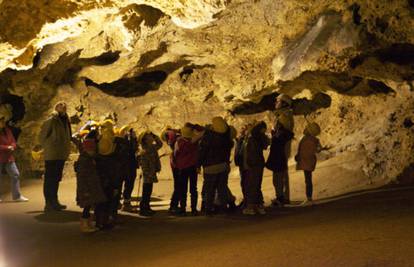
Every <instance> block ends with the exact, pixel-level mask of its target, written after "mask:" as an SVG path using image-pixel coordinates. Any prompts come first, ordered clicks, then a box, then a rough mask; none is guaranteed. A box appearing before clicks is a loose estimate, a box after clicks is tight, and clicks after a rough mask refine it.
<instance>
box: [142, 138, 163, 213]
mask: <svg viewBox="0 0 414 267" xmlns="http://www.w3.org/2000/svg"><path fill="white" fill-rule="evenodd" d="M138 142H139V144H141V147H142V150H141V152H140V153H139V156H138V161H139V165H140V166H141V170H142V175H143V178H144V183H143V186H142V199H141V202H140V203H139V204H140V205H139V214H140V215H142V216H151V215H153V214H154V213H155V212H154V211H153V210H152V209H151V207H150V201H151V194H152V188H153V183H157V182H158V179H157V173H158V172H160V171H161V162H160V157H159V155H158V150H159V149H160V148H161V147H162V141H161V139H160V138H159V137H158V136H156V135H155V134H153V133H152V132H150V131H146V132H143V133H142V134H141V135H140V136H139V138H138Z"/></svg>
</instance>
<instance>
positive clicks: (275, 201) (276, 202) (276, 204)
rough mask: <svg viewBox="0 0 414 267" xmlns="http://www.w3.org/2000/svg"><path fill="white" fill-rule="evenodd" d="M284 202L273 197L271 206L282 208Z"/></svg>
mask: <svg viewBox="0 0 414 267" xmlns="http://www.w3.org/2000/svg"><path fill="white" fill-rule="evenodd" d="M284 205H285V204H284V203H283V201H280V200H279V199H276V198H275V199H273V200H272V206H273V207H276V208H283V206H284Z"/></svg>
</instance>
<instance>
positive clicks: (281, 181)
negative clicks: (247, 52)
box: [75, 95, 320, 232]
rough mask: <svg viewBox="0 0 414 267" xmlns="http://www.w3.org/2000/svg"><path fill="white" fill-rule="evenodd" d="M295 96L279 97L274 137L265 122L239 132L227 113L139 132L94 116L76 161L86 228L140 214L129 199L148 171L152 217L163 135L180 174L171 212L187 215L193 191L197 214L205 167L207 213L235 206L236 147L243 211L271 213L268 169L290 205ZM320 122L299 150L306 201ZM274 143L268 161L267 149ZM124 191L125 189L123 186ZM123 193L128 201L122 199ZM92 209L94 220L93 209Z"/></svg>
mask: <svg viewBox="0 0 414 267" xmlns="http://www.w3.org/2000/svg"><path fill="white" fill-rule="evenodd" d="M291 105H292V102H291V100H290V98H288V97H287V96H285V95H280V96H279V97H278V100H277V102H276V122H275V125H274V127H273V129H272V131H271V138H269V137H268V136H267V134H266V131H267V125H266V123H265V122H263V121H260V122H256V121H255V122H252V123H250V124H247V125H245V126H244V127H243V128H242V129H241V132H240V134H239V135H237V131H236V129H235V128H234V127H232V126H230V125H228V123H227V122H226V121H225V120H224V119H223V118H222V117H214V118H213V119H212V121H211V124H209V125H206V126H201V125H197V124H192V123H186V124H185V125H184V126H183V127H182V128H181V129H174V128H173V127H170V126H167V127H165V129H164V130H163V131H162V133H161V136H160V137H158V136H157V135H155V134H154V133H152V132H150V131H145V132H142V133H141V134H140V135H139V136H136V134H135V132H134V130H133V129H131V128H130V127H128V126H124V127H122V128H120V129H118V128H116V127H115V124H114V122H113V121H112V120H110V119H107V120H104V121H102V122H101V123H99V124H98V123H95V122H92V121H91V122H88V123H87V124H86V125H85V126H84V127H82V129H81V130H80V131H79V132H78V133H76V134H75V137H76V139H77V140H78V147H79V151H80V155H79V159H78V160H77V161H76V163H75V171H76V173H77V185H78V187H77V203H78V205H79V206H80V207H82V208H83V209H84V210H83V213H82V219H81V230H82V231H84V232H94V231H97V230H98V229H108V228H112V227H113V225H114V224H115V223H116V220H117V213H118V209H119V208H120V207H122V209H123V210H124V211H127V212H138V210H137V209H136V208H135V207H133V206H132V205H131V192H132V189H133V188H134V182H135V179H136V177H137V169H138V168H140V169H141V172H142V178H143V185H142V198H141V201H140V205H139V213H140V215H143V216H151V215H153V214H154V213H155V212H154V211H153V210H152V209H151V206H150V199H151V194H152V190H153V184H154V183H156V182H158V179H157V173H158V172H160V170H161V162H160V157H159V154H158V151H159V150H160V149H161V147H162V145H163V144H162V141H164V142H165V143H166V144H168V146H169V147H170V149H171V154H170V166H171V170H172V176H173V178H174V186H173V188H174V190H173V193H172V196H171V202H170V209H169V212H170V213H172V214H174V215H186V212H187V193H188V190H189V191H190V194H191V214H192V215H198V214H199V210H198V209H197V204H198V190H197V177H198V174H200V173H201V172H202V173H203V188H202V192H201V203H202V204H201V212H202V213H203V214H205V215H212V214H215V213H220V212H227V211H234V210H235V209H236V203H235V200H236V199H235V197H234V196H233V194H232V193H231V191H230V189H229V187H228V178H229V173H230V162H231V161H233V159H232V156H231V152H232V150H233V147H234V146H235V149H234V162H235V164H236V166H238V168H239V170H240V177H241V188H242V193H243V200H242V201H241V203H240V204H239V207H240V208H241V210H242V213H243V214H245V215H254V214H265V213H266V212H265V209H264V206H263V204H264V201H263V194H262V191H261V185H262V180H263V171H264V168H268V169H269V170H271V171H272V172H273V182H274V185H275V190H276V199H275V200H273V201H272V203H273V205H275V206H279V207H280V206H283V205H284V204H286V203H289V201H290V199H289V198H290V197H289V181H288V179H289V178H288V177H289V176H288V158H289V156H290V150H291V148H290V147H291V141H292V139H293V136H294V134H293V115H292V111H291ZM319 133H320V128H319V126H318V125H317V124H316V123H310V124H309V125H308V126H307V127H306V129H305V131H304V136H303V138H302V139H301V141H300V144H299V149H298V153H297V154H296V156H295V160H296V161H297V169H298V170H303V171H304V174H305V182H306V195H307V201H306V202H305V203H304V204H306V205H307V204H311V202H312V191H313V186H312V172H313V170H314V169H315V165H316V153H317V152H318V151H319V150H320V144H319V140H318V138H317V136H318V135H319ZM269 145H270V153H269V157H268V158H267V160H266V159H265V157H264V151H265V150H266V149H267V148H268V146H269ZM122 190H123V192H122ZM121 194H122V196H123V205H120V199H121ZM91 209H93V210H94V215H95V218H96V223H95V224H94V223H93V221H92V219H91V218H92V216H91V214H90V210H91Z"/></svg>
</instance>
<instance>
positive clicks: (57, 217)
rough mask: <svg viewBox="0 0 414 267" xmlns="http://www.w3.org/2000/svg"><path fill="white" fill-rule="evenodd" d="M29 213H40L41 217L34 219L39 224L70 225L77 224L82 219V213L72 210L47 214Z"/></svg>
mask: <svg viewBox="0 0 414 267" xmlns="http://www.w3.org/2000/svg"><path fill="white" fill-rule="evenodd" d="M28 213H40V214H39V215H36V216H34V218H35V219H36V220H37V221H39V222H45V223H70V222H77V221H79V218H80V212H76V211H70V210H64V211H57V212H47V213H44V212H43V211H31V212H28Z"/></svg>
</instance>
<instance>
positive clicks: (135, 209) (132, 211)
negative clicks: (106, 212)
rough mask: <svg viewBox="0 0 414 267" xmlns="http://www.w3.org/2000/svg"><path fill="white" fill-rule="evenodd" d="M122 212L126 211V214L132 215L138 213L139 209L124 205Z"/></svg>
mask: <svg viewBox="0 0 414 267" xmlns="http://www.w3.org/2000/svg"><path fill="white" fill-rule="evenodd" d="M121 210H122V211H125V212H130V213H137V212H138V209H137V208H136V207H133V206H132V205H131V204H129V203H128V204H125V203H124V205H123V206H122V209H121Z"/></svg>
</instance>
